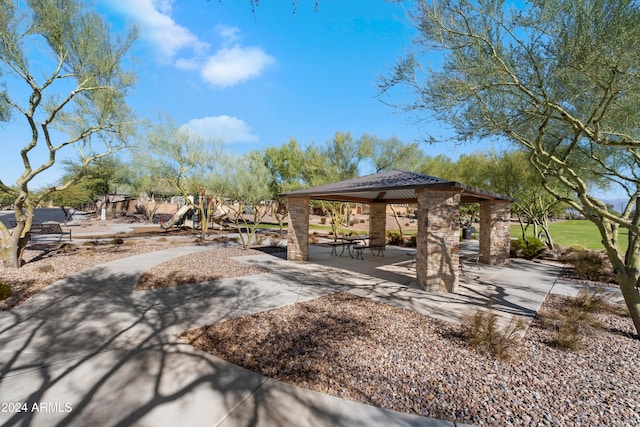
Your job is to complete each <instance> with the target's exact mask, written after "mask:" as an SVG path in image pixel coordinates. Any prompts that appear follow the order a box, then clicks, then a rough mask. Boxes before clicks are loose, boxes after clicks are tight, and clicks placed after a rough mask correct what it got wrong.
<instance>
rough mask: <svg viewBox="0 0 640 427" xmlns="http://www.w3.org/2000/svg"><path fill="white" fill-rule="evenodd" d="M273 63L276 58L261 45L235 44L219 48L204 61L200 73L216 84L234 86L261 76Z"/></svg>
mask: <svg viewBox="0 0 640 427" xmlns="http://www.w3.org/2000/svg"><path fill="white" fill-rule="evenodd" d="M273 63H275V59H274V58H273V57H272V56H271V55H269V54H267V53H266V52H265V51H264V50H262V49H261V48H259V47H242V46H239V45H235V46H233V47H230V48H222V49H220V50H218V51H217V52H216V53H215V54H214V55H213V56H211V57H210V58H209V59H208V60H207V61H206V62H205V63H204V65H203V66H202V68H201V70H200V74H201V75H202V77H203V78H204V79H205V80H206V81H207V82H209V83H210V84H212V85H214V86H222V87H225V86H234V85H236V84H238V83H242V82H244V81H246V80H249V79H252V78H256V77H259V76H260V74H262V72H263V71H264V70H265V68H267V67H268V66H270V65H271V64H273Z"/></svg>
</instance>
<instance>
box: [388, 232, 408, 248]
mask: <svg viewBox="0 0 640 427" xmlns="http://www.w3.org/2000/svg"><path fill="white" fill-rule="evenodd" d="M403 241H404V239H403V238H402V237H401V236H400V234H399V233H396V232H394V231H389V232H387V242H388V243H389V244H390V245H397V246H400V245H402V243H403Z"/></svg>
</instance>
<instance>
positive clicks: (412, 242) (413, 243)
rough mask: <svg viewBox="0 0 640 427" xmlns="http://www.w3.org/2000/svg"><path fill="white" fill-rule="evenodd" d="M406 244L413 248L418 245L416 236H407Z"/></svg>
mask: <svg viewBox="0 0 640 427" xmlns="http://www.w3.org/2000/svg"><path fill="white" fill-rule="evenodd" d="M407 246H409V247H410V248H415V247H417V246H418V242H417V236H416V235H415V234H414V235H413V236H411V237H409V241H408V242H407Z"/></svg>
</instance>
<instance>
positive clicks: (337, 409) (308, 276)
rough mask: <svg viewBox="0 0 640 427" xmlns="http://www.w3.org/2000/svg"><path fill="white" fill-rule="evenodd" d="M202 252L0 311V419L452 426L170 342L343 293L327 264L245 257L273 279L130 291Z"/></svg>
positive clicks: (152, 258)
mask: <svg viewBox="0 0 640 427" xmlns="http://www.w3.org/2000/svg"><path fill="white" fill-rule="evenodd" d="M203 249H207V248H203V247H189V248H176V249H170V250H166V251H161V252H154V253H149V254H143V255H139V256H134V257H131V258H126V259H122V260H118V261H114V262H111V263H108V264H104V265H101V266H98V267H95V268H92V269H89V270H85V271H83V272H80V273H77V274H74V275H72V276H69V277H68V278H66V279H64V280H61V281H59V282H57V283H56V284H54V285H52V286H50V287H48V288H47V289H45V290H44V291H42V292H40V293H39V294H38V295H36V296H34V297H33V298H31V299H30V300H28V301H27V302H26V303H24V304H23V305H21V306H20V307H18V308H17V309H15V310H12V311H9V312H0V403H1V404H2V405H3V406H2V408H0V409H2V411H0V424H1V425H3V426H11V425H16V426H27V425H28V426H56V425H60V426H62V425H73V426H130V425H136V426H178V425H183V426H213V425H220V426H248V425H253V426H290V425H296V426H336V425H345V426H347V425H348V426H372V425H381V426H382V425H384V426H418V425H421V426H452V425H454V424H453V423H451V422H446V421H440V420H435V419H427V418H423V417H418V416H413V415H408V414H403V413H397V412H393V411H388V410H384V409H381V408H376V407H372V406H368V405H363V404H358V403H355V402H351V401H347V400H342V399H339V398H336V397H332V396H328V395H324V394H321V393H316V392H313V391H309V390H306V389H302V388H298V387H295V386H291V385H289V384H285V383H281V382H279V381H275V380H272V379H268V378H266V377H263V376H260V375H257V374H255V373H253V372H250V371H247V370H245V369H242V368H239V367H237V366H234V365H231V364H229V363H226V362H225V361H223V360H221V359H219V358H216V357H213V356H211V355H209V354H206V353H204V352H201V351H199V350H196V349H194V348H193V347H191V346H190V345H186V344H183V343H181V342H179V341H178V340H177V339H176V338H175V337H174V335H175V334H176V333H177V332H179V331H183V330H185V329H188V328H192V327H196V326H201V325H205V324H210V323H212V322H218V321H221V320H225V319H229V318H233V317H237V316H243V315H246V314H249V313H255V312H259V311H263V310H267V309H271V308H275V307H279V306H282V305H286V304H292V303H295V302H297V301H301V300H306V299H310V298H315V297H318V296H321V295H325V294H328V293H332V292H336V291H339V290H342V289H344V284H345V280H342V279H341V282H342V283H336V282H335V281H334V280H331V279H329V278H328V277H330V276H331V275H328V274H327V272H326V268H324V267H321V266H317V265H313V264H306V263H286V264H285V263H284V262H283V261H281V260H279V259H277V258H275V257H271V256H258V257H249V259H252V260H253V262H259V263H265V264H272V263H277V264H281V266H283V267H282V268H280V269H279V270H278V273H267V274H261V275H257V276H247V277H240V278H235V279H227V280H221V281H216V282H211V283H205V284H195V285H183V286H180V287H175V288H170V289H161V290H155V291H142V292H133V288H134V286H135V283H136V282H137V279H138V277H139V276H140V274H142V273H143V272H144V271H146V270H147V269H149V268H151V267H153V266H154V265H156V264H159V263H161V262H163V261H166V260H168V259H170V258H173V257H177V256H181V255H185V254H189V253H193V252H195V251H200V250H203ZM334 277H335V276H334ZM301 280H304V284H302V282H301ZM347 281H348V280H347ZM458 425H459V424H458Z"/></svg>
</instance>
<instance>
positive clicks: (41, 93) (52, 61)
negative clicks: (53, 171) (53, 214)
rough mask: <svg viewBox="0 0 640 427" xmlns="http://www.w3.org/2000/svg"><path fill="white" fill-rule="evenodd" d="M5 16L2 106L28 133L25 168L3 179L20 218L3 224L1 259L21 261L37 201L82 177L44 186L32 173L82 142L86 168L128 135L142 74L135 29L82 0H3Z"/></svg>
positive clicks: (0, 54)
mask: <svg viewBox="0 0 640 427" xmlns="http://www.w3.org/2000/svg"><path fill="white" fill-rule="evenodd" d="M0 22H1V25H0V66H1V67H2V71H3V72H4V74H5V75H8V76H9V78H10V80H5V82H4V87H5V88H7V90H6V91H5V92H3V93H1V94H0V112H2V113H5V112H8V113H10V114H11V115H14V116H15V117H16V119H17V118H20V119H21V120H23V121H24V125H25V130H27V131H28V135H29V136H26V137H25V142H24V145H22V148H21V149H20V150H19V154H18V158H17V159H16V160H17V161H19V162H20V163H21V164H22V165H24V170H23V172H22V174H21V175H20V176H19V177H18V179H17V180H16V182H15V186H10V185H9V184H8V183H6V182H4V181H3V180H0V190H2V191H3V192H5V193H8V194H10V195H11V197H13V199H14V202H13V204H14V209H15V212H16V214H15V220H16V223H17V225H16V227H15V228H14V230H13V233H12V234H9V233H8V230H7V229H6V227H4V226H3V225H0V233H1V234H2V237H1V240H2V241H1V246H2V250H1V256H2V261H3V264H4V265H5V266H7V267H19V266H20V265H21V264H22V255H23V252H24V249H25V248H26V246H27V243H28V242H29V237H30V229H31V224H32V221H33V214H34V210H35V208H36V207H37V206H38V204H40V203H41V202H42V201H43V200H46V199H48V198H49V196H50V195H51V194H53V193H54V192H56V191H61V190H63V189H65V188H67V187H69V186H70V185H72V184H73V183H74V182H75V181H76V180H77V179H78V178H79V176H75V177H72V179H70V180H68V181H66V182H64V183H61V184H59V185H53V186H50V187H47V188H44V189H42V190H40V191H34V188H33V185H32V182H33V180H34V179H35V178H36V177H37V176H39V175H41V174H42V173H43V172H45V171H46V170H48V169H49V168H51V167H52V166H53V165H54V164H55V163H56V161H57V159H58V156H59V155H61V154H62V153H64V152H66V151H67V149H73V148H75V149H76V150H77V152H78V154H79V162H80V164H81V165H82V168H87V167H88V166H89V165H90V164H91V163H92V162H94V161H95V160H96V159H98V158H100V157H103V156H105V155H108V154H109V153H112V152H114V151H115V150H117V149H119V148H120V147H121V146H122V145H123V144H124V142H125V141H126V138H127V136H128V135H129V131H130V121H131V117H132V114H131V111H130V110H129V108H128V107H127V105H126V103H125V96H126V94H127V90H128V89H129V88H130V87H131V86H132V85H133V83H134V80H135V79H134V75H133V74H131V73H127V72H125V71H124V70H123V68H122V62H123V59H124V58H125V55H126V53H127V51H128V50H129V47H130V46H131V43H132V42H133V40H134V38H135V31H129V32H128V33H127V34H124V35H123V36H119V37H114V36H112V34H111V31H110V29H109V26H108V24H107V23H106V22H105V21H104V20H103V19H102V18H101V17H99V16H98V15H97V14H95V13H93V12H92V11H90V10H87V9H86V8H85V7H84V6H83V4H82V2H79V1H75V0H28V1H24V2H23V1H20V2H19V1H11V0H3V1H2V4H1V6H0ZM7 81H8V82H10V84H7ZM43 154H44V157H45V158H44V160H43V161H42V162H40V161H39V160H38V159H40V158H41V157H39V155H40V156H41V155H43Z"/></svg>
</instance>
